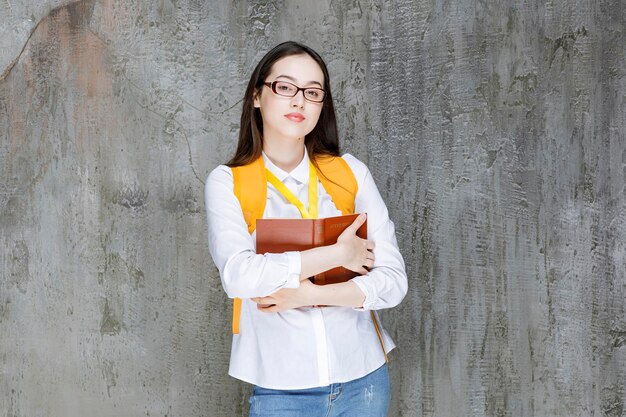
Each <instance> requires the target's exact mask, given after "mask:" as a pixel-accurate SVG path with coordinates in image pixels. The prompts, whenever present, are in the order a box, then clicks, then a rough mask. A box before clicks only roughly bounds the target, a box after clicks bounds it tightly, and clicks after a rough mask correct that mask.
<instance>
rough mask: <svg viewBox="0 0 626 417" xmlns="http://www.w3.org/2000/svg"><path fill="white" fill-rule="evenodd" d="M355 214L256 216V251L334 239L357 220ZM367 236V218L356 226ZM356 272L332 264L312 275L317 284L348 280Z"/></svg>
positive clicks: (298, 248)
mask: <svg viewBox="0 0 626 417" xmlns="http://www.w3.org/2000/svg"><path fill="white" fill-rule="evenodd" d="M357 216H358V214H348V215H345V216H337V217H327V218H325V219H257V221H256V253H282V252H288V251H303V250H307V249H311V248H315V247H318V246H327V245H332V244H334V243H337V238H338V237H339V235H340V234H341V233H342V232H343V231H344V230H345V229H346V227H348V226H350V225H351V224H352V223H353V222H354V220H356V218H357ZM356 234H357V236H359V237H360V238H362V239H367V220H366V221H365V223H363V225H361V227H359V229H358V230H357V233H356ZM357 275H359V274H358V273H356V272H353V271H350V270H349V269H346V268H344V267H338V268H333V269H331V270H329V271H326V272H322V273H321V274H317V275H315V276H314V277H313V282H314V283H315V284H317V285H326V284H335V283H338V282H345V281H348V280H349V279H350V278H354V277H356V276H357Z"/></svg>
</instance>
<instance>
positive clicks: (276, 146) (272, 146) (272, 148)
mask: <svg viewBox="0 0 626 417" xmlns="http://www.w3.org/2000/svg"><path fill="white" fill-rule="evenodd" d="M263 152H265V155H267V157H268V158H269V159H270V161H272V163H273V164H274V165H276V166H277V167H278V168H280V169H282V170H283V171H285V172H291V171H293V170H294V168H296V167H297V166H298V165H299V164H300V162H302V158H304V140H302V139H298V141H297V142H292V143H272V142H270V141H267V142H264V143H263Z"/></svg>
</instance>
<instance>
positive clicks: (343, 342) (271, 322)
mask: <svg viewBox="0 0 626 417" xmlns="http://www.w3.org/2000/svg"><path fill="white" fill-rule="evenodd" d="M342 158H343V159H344V160H345V161H346V162H347V163H348V165H349V166H350V168H351V169H352V172H353V173H354V175H355V177H356V180H357V183H358V192H357V195H356V199H355V212H356V213H367V236H368V239H369V240H373V241H374V242H375V244H376V247H375V249H374V254H375V255H376V260H375V263H374V268H373V269H372V270H371V271H370V272H369V274H367V275H364V276H358V277H355V278H353V282H354V283H356V284H357V285H358V287H359V288H360V289H361V291H363V293H364V294H365V301H364V303H363V307H362V308H350V307H322V308H317V307H304V308H297V309H291V310H287V311H283V312H280V313H264V312H261V311H259V310H258V309H257V306H256V304H255V303H254V302H253V301H251V300H250V299H249V298H251V297H262V296H266V295H269V294H272V293H274V292H275V291H278V290H280V289H281V288H296V287H298V286H299V285H300V265H301V263H300V252H286V253H276V254H270V253H266V254H256V251H255V246H256V244H255V242H256V239H255V238H256V234H255V233H253V234H252V235H250V233H249V232H248V227H247V225H246V222H245V220H244V217H243V214H242V211H241V206H240V205H239V201H238V200H237V198H236V197H235V194H234V192H233V175H232V171H231V169H230V168H229V167H227V166H224V165H220V166H218V167H217V168H215V169H214V170H213V171H212V172H211V174H210V175H209V177H208V179H207V182H206V187H205V200H206V210H207V218H208V232H209V250H210V252H211V256H212V257H213V261H214V262H215V265H216V266H217V268H218V269H219V272H220V277H221V280H222V285H223V287H224V290H225V291H226V293H227V294H228V296H229V297H231V298H235V297H237V298H242V299H243V302H242V311H241V321H240V333H239V334H235V335H233V342H232V349H231V357H230V368H229V374H230V375H231V376H233V377H235V378H237V379H240V380H242V381H246V382H249V383H251V384H255V385H258V386H261V387H265V388H272V389H305V388H312V387H320V386H326V385H329V384H331V383H340V382H347V381H351V380H354V379H357V378H360V377H363V376H365V375H367V374H368V373H370V372H372V371H374V370H375V369H377V368H378V367H380V366H381V365H382V364H383V363H384V362H385V357H384V355H383V351H382V347H381V344H380V341H379V339H378V335H377V334H376V329H375V327H374V324H373V323H372V317H371V314H370V312H369V311H368V310H379V309H383V308H390V307H394V306H396V305H397V304H399V303H400V301H402V299H403V298H404V295H405V294H406V291H407V277H406V272H405V269H404V261H403V260H402V256H401V255H400V252H399V250H398V244H397V242H396V237H395V232H394V226H393V223H392V221H391V220H390V219H389V215H388V212H387V208H386V207H385V203H384V202H383V200H382V198H381V196H380V193H379V192H378V189H377V188H376V184H375V183H374V180H373V179H372V176H371V174H370V172H369V170H368V168H367V167H366V166H365V164H363V163H362V162H361V161H359V160H358V159H356V158H355V157H353V156H352V155H350V154H345V155H344V156H343V157H342ZM263 160H264V162H265V167H266V168H268V169H269V170H270V171H271V172H272V173H273V174H274V175H276V177H277V178H278V179H279V180H280V181H281V182H282V183H283V184H285V185H286V186H287V188H289V190H291V191H292V192H293V193H294V194H295V196H296V197H298V199H299V200H300V201H301V202H302V203H303V204H304V206H305V207H308V182H309V158H308V155H307V153H306V151H305V155H304V159H303V160H302V162H301V163H300V164H299V165H298V166H297V167H296V168H295V169H294V170H293V171H291V172H289V173H287V172H285V171H283V170H282V169H280V168H278V167H277V166H276V165H274V164H273V163H272V162H271V161H270V160H269V159H268V158H267V156H266V155H265V154H263ZM318 213H319V217H320V218H323V217H332V216H339V215H341V211H339V210H338V209H337V207H335V204H334V203H333V201H332V199H331V197H330V195H329V194H328V193H327V192H326V190H324V187H323V186H322V184H321V183H319V182H318ZM263 218H300V213H299V212H298V209H297V208H296V207H295V206H294V205H293V204H291V203H289V202H288V201H287V200H286V199H285V198H284V197H283V196H282V194H280V193H279V192H278V191H277V190H276V189H275V188H274V187H273V186H272V185H271V184H269V183H268V184H267V201H266V205H265V211H264V213H263ZM381 331H382V335H383V340H384V343H385V348H386V350H387V351H390V350H391V349H393V348H394V347H395V345H394V343H393V341H392V340H391V338H390V337H389V335H388V334H387V332H385V331H384V329H382V326H381Z"/></svg>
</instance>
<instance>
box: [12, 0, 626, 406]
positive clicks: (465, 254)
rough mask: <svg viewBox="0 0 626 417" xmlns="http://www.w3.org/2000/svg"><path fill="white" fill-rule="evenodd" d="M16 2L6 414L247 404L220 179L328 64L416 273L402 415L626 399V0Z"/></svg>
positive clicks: (398, 327)
mask: <svg viewBox="0 0 626 417" xmlns="http://www.w3.org/2000/svg"><path fill="white" fill-rule="evenodd" d="M68 3H69V2H67V1H65V2H62V1H56V2H55V1H44V2H38V1H35V0H25V1H22V2H20V1H19V0H5V1H0V45H1V46H2V49H1V51H0V138H1V142H0V178H1V181H0V231H1V235H0V272H1V274H2V275H1V281H0V416H3V417H4V416H6V417H32V416H51V417H82V416H86V415H88V416H93V417H98V416H121V417H125V416H129V417H130V416H141V415H145V416H167V417H174V416H180V417H195V416H211V417H213V416H215V417H221V416H224V417H232V416H242V415H244V414H245V412H246V410H247V405H246V400H247V395H248V389H249V388H248V387H246V386H245V385H243V384H241V383H239V382H237V381H235V380H233V379H231V378H229V377H228V376H226V370H227V362H228V353H229V349H230V334H229V320H230V303H229V302H228V300H227V299H226V297H225V295H224V294H223V291H222V290H221V287H220V284H219V277H218V275H217V271H216V269H215V267H214V266H213V265H212V263H211V261H210V259H209V256H208V250H207V248H206V232H205V218H204V203H203V201H202V186H203V181H204V178H205V177H206V175H207V174H208V172H209V171H210V170H211V169H212V168H213V167H215V166H216V165H217V164H219V163H221V162H224V161H225V160H226V159H227V158H228V156H229V155H230V154H231V152H232V151H233V149H234V145H235V141H236V135H237V129H238V117H239V111H240V105H241V103H240V102H239V99H240V97H241V96H242V94H243V89H244V86H245V84H246V82H247V78H248V76H249V74H250V72H251V70H252V68H253V66H254V64H255V63H256V62H257V61H258V59H259V58H260V57H261V56H262V55H263V53H264V52H265V51H266V50H268V49H269V48H270V47H271V46H273V45H274V44H276V43H278V42H280V41H283V40H286V39H294V40H300V41H304V42H305V43H307V44H309V45H311V46H312V47H314V48H315V49H317V50H319V52H320V53H321V54H322V55H323V56H324V57H325V58H326V60H327V62H328V63H329V67H330V70H331V75H332V77H333V80H332V84H333V88H334V94H335V97H336V100H337V108H338V109H339V115H338V116H339V124H340V130H341V134H342V139H343V144H344V149H345V150H346V151H349V152H351V153H353V154H355V155H357V156H358V157H360V158H361V159H363V160H364V161H366V162H367V163H368V164H369V166H370V168H371V169H372V171H373V173H374V176H375V178H376V181H377V183H378V185H379V187H380V188H381V192H382V194H383V196H384V198H385V199H386V201H387V204H388V206H389V209H390V212H391V215H392V218H393V219H394V220H395V222H396V226H397V233H398V239H399V242H400V246H401V250H402V252H403V254H404V256H405V260H406V263H407V269H408V274H409V277H410V290H409V294H408V296H407V298H406V300H405V301H404V303H403V304H402V305H401V306H400V307H399V308H396V309H394V310H391V311H385V312H383V314H382V316H383V321H384V322H385V325H386V327H387V328H388V329H389V330H390V332H391V333H392V335H393V336H394V337H395V339H396V341H397V343H398V346H399V347H398V349H397V351H396V352H395V353H394V354H393V355H392V363H391V372H392V378H393V388H394V395H393V402H392V410H391V413H390V415H391V416H470V415H471V416H515V417H517V416H559V417H565V416H567V417H570V416H607V417H623V416H626V405H625V403H626V386H625V385H626V210H625V209H626V199H625V196H624V186H625V176H626V143H625V142H626V138H625V132H626V111H625V110H626V109H625V100H624V99H625V97H626V77H625V68H626V56H625V55H626V54H625V47H624V45H625V44H626V42H625V39H624V37H625V36H624V33H625V31H626V30H625V29H626V7H625V5H624V3H623V1H621V0H598V1H593V0H587V1H583V0H578V1H577V0H563V1H547V2H530V3H529V2H512V1H508V2H491V1H482V2H472V1H469V0H460V1H457V2H451V1H446V0H434V1H430V2H427V1H422V2H416V1H407V0H404V1H401V0H398V1H382V0H362V1H358V0H353V1H320V2H311V1H306V0H299V1H265V2H254V1H238V2H230V1H219V2H217V1H210V2H204V1H194V0H180V1H174V0H160V1H157V2H151V3H148V2H143V3H141V2H137V1H122V0H102V1H95V0H91V1H79V2H75V3H71V4H68Z"/></svg>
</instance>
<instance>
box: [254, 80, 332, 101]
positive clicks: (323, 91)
mask: <svg viewBox="0 0 626 417" xmlns="http://www.w3.org/2000/svg"><path fill="white" fill-rule="evenodd" d="M277 83H285V84H289V85H292V86H294V87H295V88H296V92H295V94H294V95H293V96H286V95H284V94H281V93H279V92H277V91H276V84H277ZM263 85H265V86H267V87H269V88H270V90H272V92H273V93H274V94H276V95H277V96H281V97H289V98H292V97H295V96H297V95H298V93H299V92H300V91H302V97H304V99H305V100H306V101H309V102H311V103H323V102H324V100H326V90H324V89H323V88H319V87H298V86H297V85H295V84H294V83H290V82H289V81H283V80H274V81H271V82H264V83H263ZM306 90H319V91H321V92H322V93H324V97H322V99H321V100H320V101H316V100H311V99H310V98H308V97H307V96H306V94H305V91H306Z"/></svg>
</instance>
